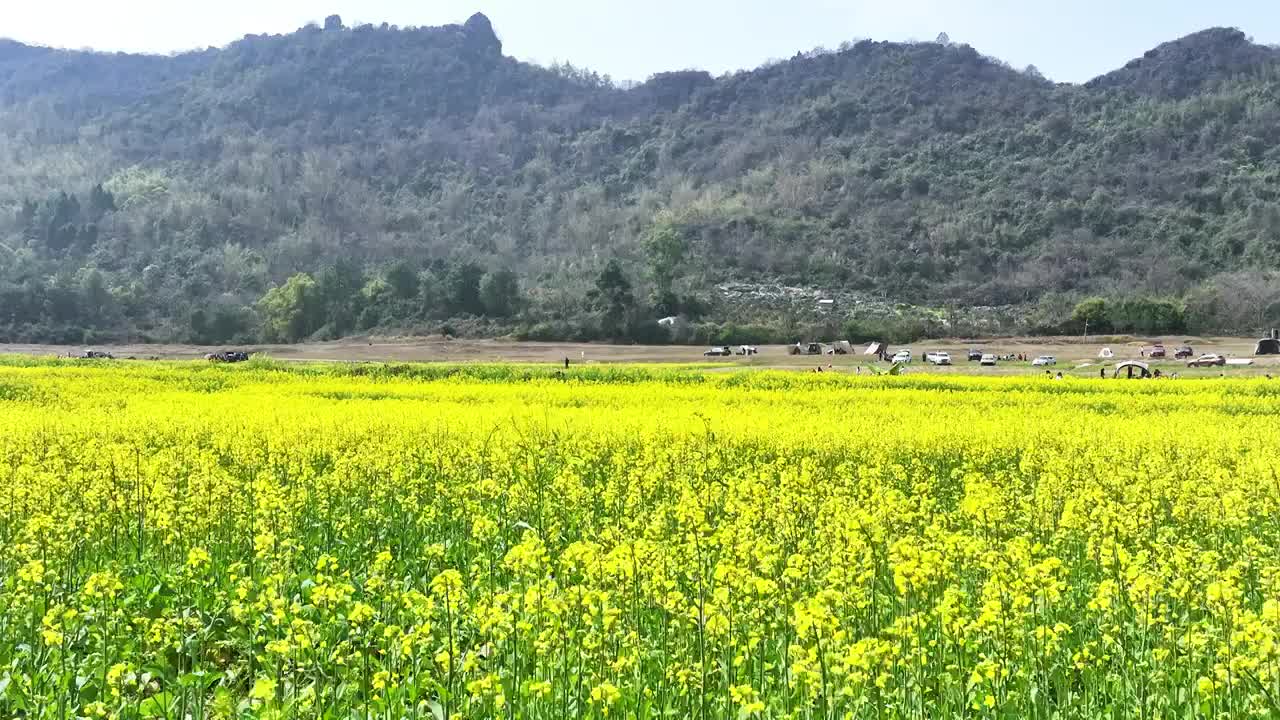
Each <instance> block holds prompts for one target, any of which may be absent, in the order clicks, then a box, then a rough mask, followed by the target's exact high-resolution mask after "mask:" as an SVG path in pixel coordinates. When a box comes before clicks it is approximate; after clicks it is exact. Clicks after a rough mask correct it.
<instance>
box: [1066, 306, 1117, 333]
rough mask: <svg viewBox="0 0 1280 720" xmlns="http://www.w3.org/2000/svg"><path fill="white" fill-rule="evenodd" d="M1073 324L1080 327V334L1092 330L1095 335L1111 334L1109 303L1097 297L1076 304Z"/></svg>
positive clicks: (1072, 316)
mask: <svg viewBox="0 0 1280 720" xmlns="http://www.w3.org/2000/svg"><path fill="white" fill-rule="evenodd" d="M1071 323H1072V324H1073V325H1074V326H1076V327H1078V328H1079V329H1080V332H1088V331H1090V330H1091V331H1093V332H1095V333H1101V332H1109V331H1110V330H1111V316H1110V313H1109V311H1108V309H1107V301H1106V300H1104V299H1102V298H1097V297H1095V298H1089V299H1087V300H1081V301H1080V302H1078V303H1076V306H1075V308H1074V309H1073V310H1072V311H1071Z"/></svg>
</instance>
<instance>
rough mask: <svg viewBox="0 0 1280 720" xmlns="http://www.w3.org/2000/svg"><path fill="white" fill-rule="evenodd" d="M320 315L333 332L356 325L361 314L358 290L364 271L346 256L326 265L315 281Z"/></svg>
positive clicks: (344, 331)
mask: <svg viewBox="0 0 1280 720" xmlns="http://www.w3.org/2000/svg"><path fill="white" fill-rule="evenodd" d="M317 286H318V287H317V291H318V293H319V295H320V303H321V306H322V308H323V314H324V316H325V318H326V321H327V322H328V324H329V327H330V328H331V329H332V331H333V334H335V335H344V334H346V333H347V332H350V331H351V329H352V328H354V327H355V323H356V318H357V317H358V316H359V314H360V290H361V289H362V288H363V287H364V273H363V272H361V270H360V268H359V266H357V265H356V264H355V263H354V262H352V261H351V260H349V259H345V258H341V259H339V260H337V261H336V262H334V263H333V264H332V265H329V266H328V267H326V268H325V269H324V270H323V271H322V272H321V273H320V277H319V278H318V280H317Z"/></svg>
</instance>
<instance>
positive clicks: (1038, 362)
mask: <svg viewBox="0 0 1280 720" xmlns="http://www.w3.org/2000/svg"><path fill="white" fill-rule="evenodd" d="M1031 364H1032V365H1034V366H1036V367H1044V366H1045V365H1057V364H1058V358H1056V357H1054V356H1052V355H1041V356H1040V357H1038V358H1036V359H1035V360H1032V361H1031Z"/></svg>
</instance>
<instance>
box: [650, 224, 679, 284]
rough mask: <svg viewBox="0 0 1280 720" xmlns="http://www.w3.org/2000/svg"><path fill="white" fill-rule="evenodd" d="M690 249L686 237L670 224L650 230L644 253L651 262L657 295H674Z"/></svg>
mask: <svg viewBox="0 0 1280 720" xmlns="http://www.w3.org/2000/svg"><path fill="white" fill-rule="evenodd" d="M688 249H689V248H688V244H687V243H686V242H685V239H684V235H682V234H681V233H680V231H679V230H677V229H676V228H675V227H673V226H672V225H671V224H670V223H667V222H662V223H659V224H658V225H656V226H654V227H653V229H652V230H650V232H649V234H648V236H647V237H646V238H645V240H644V253H645V257H646V258H648V260H649V273H650V275H651V276H652V277H653V284H654V287H655V289H656V294H657V295H659V296H664V295H670V294H671V293H672V287H673V286H674V285H675V279H676V275H677V273H679V271H680V268H681V265H683V263H684V259H685V255H686V254H687V253H688Z"/></svg>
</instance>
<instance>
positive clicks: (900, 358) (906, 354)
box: [892, 350, 911, 365]
mask: <svg viewBox="0 0 1280 720" xmlns="http://www.w3.org/2000/svg"><path fill="white" fill-rule="evenodd" d="M892 362H894V363H900V364H902V365H910V364H911V351H910V350H899V351H898V352H896V353H894V354H893V360H892Z"/></svg>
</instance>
